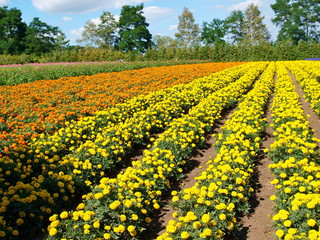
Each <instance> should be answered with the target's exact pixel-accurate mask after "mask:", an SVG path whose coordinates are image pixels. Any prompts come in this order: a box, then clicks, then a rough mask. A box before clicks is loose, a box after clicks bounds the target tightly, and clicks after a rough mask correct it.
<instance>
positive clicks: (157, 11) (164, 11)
mask: <svg viewBox="0 0 320 240" xmlns="http://www.w3.org/2000/svg"><path fill="white" fill-rule="evenodd" d="M173 13H174V10H173V9H171V8H163V7H155V6H152V7H145V8H143V15H144V16H145V17H146V18H147V20H149V21H152V20H155V19H158V18H162V17H167V16H170V15H172V14H173Z"/></svg>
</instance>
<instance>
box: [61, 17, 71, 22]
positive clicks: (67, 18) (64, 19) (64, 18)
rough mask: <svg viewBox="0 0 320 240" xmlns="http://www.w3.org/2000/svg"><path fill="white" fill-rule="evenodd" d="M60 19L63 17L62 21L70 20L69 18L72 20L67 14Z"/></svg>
mask: <svg viewBox="0 0 320 240" xmlns="http://www.w3.org/2000/svg"><path fill="white" fill-rule="evenodd" d="M62 19H63V21H65V22H68V21H71V20H72V18H71V17H67V16H64V17H63V18H62Z"/></svg>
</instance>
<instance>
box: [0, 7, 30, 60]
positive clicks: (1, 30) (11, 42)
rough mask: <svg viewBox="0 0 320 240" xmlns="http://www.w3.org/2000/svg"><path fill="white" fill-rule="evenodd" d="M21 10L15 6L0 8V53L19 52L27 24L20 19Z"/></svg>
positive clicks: (22, 45)
mask: <svg viewBox="0 0 320 240" xmlns="http://www.w3.org/2000/svg"><path fill="white" fill-rule="evenodd" d="M21 15H22V14H21V11H20V10H18V9H16V8H11V9H8V7H6V6H5V7H1V8H0V53H1V54H21V53H22V52H23V51H24V48H25V46H24V37H25V34H26V29H27V25H26V24H25V23H24V22H23V21H22V18H21Z"/></svg>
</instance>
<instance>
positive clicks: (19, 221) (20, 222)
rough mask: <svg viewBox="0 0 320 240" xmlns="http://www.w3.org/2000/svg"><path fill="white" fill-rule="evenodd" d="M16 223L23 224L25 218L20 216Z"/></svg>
mask: <svg viewBox="0 0 320 240" xmlns="http://www.w3.org/2000/svg"><path fill="white" fill-rule="evenodd" d="M16 223H17V224H18V225H22V224H23V223H24V220H23V219H22V218H18V219H17V221H16Z"/></svg>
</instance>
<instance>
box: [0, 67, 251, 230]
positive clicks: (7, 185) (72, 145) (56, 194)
mask: <svg viewBox="0 0 320 240" xmlns="http://www.w3.org/2000/svg"><path fill="white" fill-rule="evenodd" d="M249 67H250V66H248V67H245V68H243V69H242V68H241V67H240V68H238V67H236V69H238V70H237V71H236V69H234V71H235V74H234V75H232V74H231V76H228V75H229V74H227V72H228V71H229V70H226V72H222V73H221V74H219V73H217V74H216V75H212V76H208V77H204V78H203V79H202V81H201V80H200V79H199V80H196V81H195V82H194V83H191V84H190V86H188V85H180V86H177V87H173V88H172V89H166V90H163V91H160V92H155V93H152V94H149V95H146V96H141V97H136V98H134V99H132V100H131V101H128V102H127V103H124V104H119V105H117V106H115V107H113V108H110V109H109V110H108V111H103V112H98V113H97V115H96V116H93V117H87V118H85V119H82V120H80V121H78V122H75V121H74V122H71V123H69V124H68V126H67V127H66V128H62V129H60V130H58V131H57V133H56V134H54V135H52V136H45V135H44V134H41V135H40V137H39V138H38V139H36V140H35V142H33V143H32V144H31V145H28V146H22V147H16V148H15V149H14V150H12V151H9V152H8V156H6V157H3V158H1V162H0V164H1V169H3V173H4V174H3V175H1V177H2V179H1V182H0V184H1V191H2V193H1V194H2V196H4V195H5V196H6V197H5V198H4V199H2V201H1V202H0V206H1V207H2V210H1V211H2V213H3V216H4V217H5V218H4V219H5V224H4V227H5V226H6V227H8V226H10V227H11V228H14V229H15V230H17V229H19V232H20V236H26V235H28V234H31V232H34V231H36V230H37V229H40V227H41V226H42V224H43V221H42V219H43V218H44V219H47V216H48V215H50V213H51V212H58V211H59V210H60V209H63V208H64V207H65V206H66V203H67V202H70V201H72V199H73V198H74V197H75V194H77V193H78V194H79V193H81V192H83V189H81V187H84V186H83V184H84V183H89V180H91V179H89V178H88V175H89V176H93V175H96V178H97V179H100V178H101V176H100V172H97V174H93V169H92V167H91V165H92V163H91V162H89V163H88V162H87V161H86V160H85V159H84V162H80V161H77V163H78V164H80V165H81V166H80V169H81V170H82V171H80V170H79V169H78V167H77V166H76V164H75V161H76V160H77V159H76V158H75V155H76V156H78V157H79V155H77V154H79V153H78V151H77V150H78V149H79V148H80V147H82V148H83V149H84V150H83V152H84V155H85V154H86V153H88V154H90V155H87V156H85V157H86V158H87V159H91V161H92V162H93V163H94V161H93V160H94V159H93V158H94V157H95V155H96V153H97V154H100V155H101V156H100V157H101V159H102V160H105V161H108V164H109V165H110V163H112V161H111V160H113V161H115V162H116V161H117V160H118V158H119V157H120V156H121V155H123V154H124V153H123V152H124V151H123V152H122V151H121V150H123V149H122V146H125V145H127V146H128V145H130V143H131V142H132V143H135V142H138V141H139V140H140V134H145V135H144V136H147V135H148V134H147V132H144V131H140V129H139V126H143V127H145V126H147V127H148V124H147V123H146V122H145V120H147V119H145V118H144V117H145V114H146V113H150V114H151V115H150V117H151V119H152V121H154V123H152V122H151V123H150V124H153V127H159V126H158V125H161V126H160V127H165V125H166V124H168V123H169V122H170V121H169V118H170V117H171V118H175V117H177V116H179V115H181V114H182V113H183V112H184V111H187V110H188V108H190V107H191V106H192V105H195V104H196V103H197V102H198V101H200V99H201V98H203V97H205V96H206V95H208V94H209V93H210V92H212V91H215V90H218V89H219V88H221V87H222V86H223V85H227V84H228V83H230V82H231V81H233V80H234V79H236V78H238V75H239V71H242V74H243V72H245V71H247V69H248V68H249ZM241 69H242V70H241ZM230 71H231V70H230ZM200 83H201V84H200ZM196 86H198V87H196ZM196 89H197V91H195V90H196ZM200 93H201V94H200ZM198 94H199V95H198ZM166 96H167V97H168V98H167V99H165V100H164V98H166ZM168 103H171V107H174V106H175V107H174V108H164V107H163V106H168ZM142 109H145V110H142ZM172 109H174V111H172ZM179 112H180V113H179ZM126 119H129V122H130V121H132V120H133V119H137V120H139V121H140V123H139V124H140V125H139V126H135V129H136V130H137V129H138V130H139V131H140V132H139V134H138V135H137V134H136V133H137V132H136V133H135V135H132V138H133V139H130V141H129V139H126V138H127V136H125V134H124V133H127V132H128V129H129V128H128V122H126ZM143 123H145V125H143ZM103 124H104V125H103ZM124 124H126V126H125V125H124ZM141 124H142V125H141ZM120 126H121V128H122V129H123V131H119V130H120ZM111 128H115V130H116V131H114V132H113V133H112V134H113V136H111V135H110V131H108V133H109V135H108V134H105V135H103V138H105V140H106V138H108V139H110V141H111V142H110V144H109V145H108V146H107V147H106V149H104V153H105V154H108V155H109V156H110V155H113V157H112V158H111V159H110V158H107V157H106V156H103V153H102V152H100V150H99V149H97V148H96V149H95V148H92V147H90V148H87V149H86V146H87V145H88V140H92V141H96V142H97V143H98V142H99V144H100V143H101V142H100V140H101V137H102V135H101V133H100V132H101V131H103V130H104V131H107V130H106V129H111ZM144 129H146V128H144ZM132 130H134V129H132ZM130 131H131V130H130ZM119 133H120V135H121V136H122V134H124V138H123V139H122V140H121V141H119V142H118V144H117V145H119V146H117V147H121V149H112V146H114V145H112V143H113V141H116V140H115V139H114V138H116V139H117V137H119V136H120V135H119ZM132 133H134V132H132ZM136 135H137V136H136ZM92 141H91V142H92ZM92 143H93V142H92ZM86 144H87V145H86ZM105 146H106V145H104V146H103V144H102V143H101V146H100V147H101V149H102V148H103V147H105ZM73 150H75V151H74V152H73V154H70V155H68V156H66V155H67V154H69V153H70V152H72V151H73ZM106 150H108V152H106ZM125 150H126V151H127V152H128V151H130V150H131V148H126V149H125ZM93 151H94V152H93ZM115 151H117V152H115ZM90 156H91V157H90ZM70 163H71V165H70ZM67 164H69V168H67V167H66V165H67ZM102 164H103V162H101V163H100V164H99V163H95V165H94V168H95V169H94V170H98V171H99V170H100V171H101V172H103V170H104V169H106V168H108V166H106V165H107V164H106V163H105V164H104V165H102ZM100 166H101V167H100ZM109 167H110V166H109ZM109 169H110V168H109ZM111 170H114V169H111ZM1 171H2V170H1ZM79 171H80V173H82V174H83V176H82V179H81V178H79V176H81V175H80V173H79ZM25 209H27V210H25ZM21 215H22V216H24V217H23V219H24V222H23V223H21V224H20V225H16V221H17V219H20V218H21ZM11 233H12V231H10V230H8V231H6V234H7V235H8V234H9V235H10V234H11Z"/></svg>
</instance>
